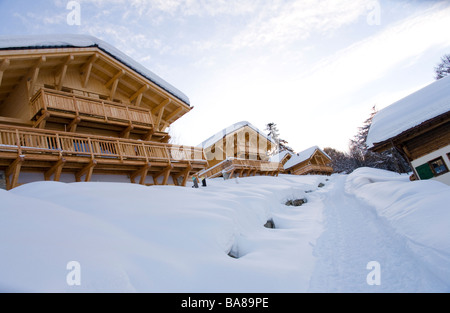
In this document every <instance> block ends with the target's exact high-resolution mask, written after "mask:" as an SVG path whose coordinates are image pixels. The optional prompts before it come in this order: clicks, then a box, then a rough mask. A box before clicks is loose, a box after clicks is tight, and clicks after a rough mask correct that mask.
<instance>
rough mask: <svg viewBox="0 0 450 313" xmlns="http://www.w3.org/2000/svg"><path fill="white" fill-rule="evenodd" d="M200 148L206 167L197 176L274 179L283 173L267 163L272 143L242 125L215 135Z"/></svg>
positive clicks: (246, 124)
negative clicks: (267, 176) (259, 176)
mask: <svg viewBox="0 0 450 313" xmlns="http://www.w3.org/2000/svg"><path fill="white" fill-rule="evenodd" d="M201 147H203V148H204V150H205V155H206V158H207V160H208V162H209V166H210V167H209V168H208V169H207V170H205V171H202V172H200V173H199V174H198V175H199V176H205V177H209V178H214V177H220V176H223V175H226V176H228V177H229V178H233V177H244V176H254V175H272V176H276V175H278V173H280V172H282V171H283V167H282V166H281V164H280V163H279V162H271V161H270V160H269V152H270V151H271V150H273V149H276V147H277V144H276V142H275V141H274V140H273V139H271V138H270V137H268V136H266V135H265V134H264V133H262V132H261V131H260V130H258V129H257V128H256V127H255V126H253V125H252V124H250V123H249V122H246V121H243V122H239V123H236V124H234V125H232V126H230V127H228V128H226V129H224V130H222V131H220V132H218V133H217V134H215V135H214V136H212V137H210V138H208V139H207V140H205V141H204V142H203V143H202V144H201Z"/></svg>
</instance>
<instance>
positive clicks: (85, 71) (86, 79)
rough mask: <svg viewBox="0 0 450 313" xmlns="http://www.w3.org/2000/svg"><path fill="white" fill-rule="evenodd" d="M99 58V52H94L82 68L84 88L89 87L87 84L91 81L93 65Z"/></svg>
mask: <svg viewBox="0 0 450 313" xmlns="http://www.w3.org/2000/svg"><path fill="white" fill-rule="evenodd" d="M97 60H98V54H97V53H96V54H94V55H92V56H91V57H90V58H89V60H88V61H87V63H86V64H85V65H83V67H82V68H81V84H82V86H83V88H86V87H87V84H88V82H89V78H90V77H91V73H92V66H93V65H94V63H95V61H97Z"/></svg>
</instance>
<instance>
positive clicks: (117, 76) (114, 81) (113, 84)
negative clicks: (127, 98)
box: [105, 70, 125, 100]
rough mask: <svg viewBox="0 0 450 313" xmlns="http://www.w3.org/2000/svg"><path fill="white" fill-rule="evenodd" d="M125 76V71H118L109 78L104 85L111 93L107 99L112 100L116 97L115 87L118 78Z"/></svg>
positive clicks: (117, 83)
mask: <svg viewBox="0 0 450 313" xmlns="http://www.w3.org/2000/svg"><path fill="white" fill-rule="evenodd" d="M124 75H125V70H120V71H119V72H118V73H117V74H116V75H114V77H113V78H111V79H110V80H109V81H108V82H107V83H106V84H105V87H106V88H109V87H111V92H110V94H109V99H110V100H114V97H115V96H116V91H117V86H118V85H119V81H120V78H121V77H122V76H124Z"/></svg>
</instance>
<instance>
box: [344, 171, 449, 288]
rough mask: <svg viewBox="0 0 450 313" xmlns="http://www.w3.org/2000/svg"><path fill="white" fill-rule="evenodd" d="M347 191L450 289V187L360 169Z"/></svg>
mask: <svg viewBox="0 0 450 313" xmlns="http://www.w3.org/2000/svg"><path fill="white" fill-rule="evenodd" d="M345 188H346V191H347V192H348V193H350V194H353V195H355V196H357V197H358V198H360V199H362V200H363V201H365V202H367V203H368V204H370V205H371V206H373V207H374V208H375V210H376V212H377V214H378V216H379V217H381V218H383V219H384V220H385V221H386V223H387V224H388V225H390V226H391V227H393V228H394V229H395V231H396V232H397V233H398V234H399V235H401V236H404V237H405V238H406V242H407V245H408V247H409V248H410V249H411V250H412V251H413V252H414V253H415V254H416V256H417V257H418V258H419V259H420V260H421V261H422V262H423V263H424V264H425V265H426V266H427V267H428V269H429V270H430V271H432V272H433V273H435V274H436V276H437V277H440V278H441V280H442V281H443V283H444V284H446V285H447V286H450V209H449V203H450V187H449V186H447V185H445V184H442V183H440V182H437V181H433V180H427V181H414V182H410V181H409V179H408V177H407V175H399V174H396V173H392V172H388V171H383V170H376V169H370V168H360V169H357V170H356V171H354V172H353V173H352V174H350V175H349V177H348V179H347V182H346V186H345Z"/></svg>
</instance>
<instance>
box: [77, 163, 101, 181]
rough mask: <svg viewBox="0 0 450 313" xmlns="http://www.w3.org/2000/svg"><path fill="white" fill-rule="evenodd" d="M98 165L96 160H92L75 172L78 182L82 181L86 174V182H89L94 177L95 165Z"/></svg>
mask: <svg viewBox="0 0 450 313" xmlns="http://www.w3.org/2000/svg"><path fill="white" fill-rule="evenodd" d="M96 165H97V161H96V160H91V162H89V164H88V165H86V166H85V167H84V168H82V169H81V170H80V171H79V172H78V173H76V174H75V179H76V181H77V182H81V177H82V176H84V175H86V177H85V180H84V181H85V182H89V181H90V180H91V177H92V172H93V171H94V167H95V166H96Z"/></svg>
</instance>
